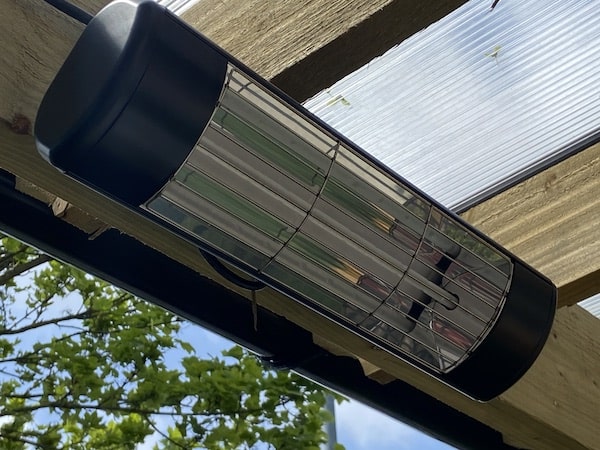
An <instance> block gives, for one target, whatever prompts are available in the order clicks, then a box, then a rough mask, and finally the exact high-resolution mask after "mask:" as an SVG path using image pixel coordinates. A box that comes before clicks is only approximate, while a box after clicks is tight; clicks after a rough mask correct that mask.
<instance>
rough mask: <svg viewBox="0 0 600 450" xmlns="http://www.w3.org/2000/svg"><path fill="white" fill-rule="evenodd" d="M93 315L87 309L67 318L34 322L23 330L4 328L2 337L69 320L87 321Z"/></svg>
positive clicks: (0, 333)
mask: <svg viewBox="0 0 600 450" xmlns="http://www.w3.org/2000/svg"><path fill="white" fill-rule="evenodd" d="M92 314H93V311H92V310H90V309H87V310H85V311H83V312H81V313H77V314H67V315H66V316H62V317H55V318H54V319H48V320H42V321H40V322H34V323H31V324H29V325H25V326H23V327H21V328H4V329H0V336H8V335H15V334H20V333H25V332H26V331H31V330H35V329H36V328H41V327H45V326H46V325H58V324H59V323H60V322H64V321H67V320H77V319H79V320H82V319H87V318H89V317H91V316H92Z"/></svg>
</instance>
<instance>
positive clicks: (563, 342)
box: [0, 122, 600, 450]
mask: <svg viewBox="0 0 600 450" xmlns="http://www.w3.org/2000/svg"><path fill="white" fill-rule="evenodd" d="M0 167H1V168H3V169H5V170H8V171H9V172H11V173H14V174H17V175H18V176H19V177H20V178H23V179H24V180H25V181H29V182H32V183H34V184H36V185H37V186H38V187H40V188H42V189H43V190H45V191H48V192H52V193H55V194H56V195H58V196H59V197H60V198H63V199H64V200H66V201H68V202H69V203H71V204H73V205H76V206H78V207H80V208H82V209H83V210H84V211H86V212H87V213H88V214H90V215H92V216H93V217H96V218H97V219H99V220H101V221H102V222H104V223H107V224H109V225H111V226H114V227H115V228H118V229H119V230H121V231H123V232H124V233H127V234H129V235H131V236H134V237H136V238H137V239H139V240H140V241H141V242H144V243H145V244H146V245H149V246H151V247H152V248H155V249H157V250H158V251H160V252H162V253H164V254H166V255H167V256H169V257H171V258H173V259H175V260H177V261H180V262H182V263H183V264H185V265H187V266H189V267H191V268H193V269H195V270H196V271H198V272H199V273H201V274H203V275H205V276H207V277H208V278H211V279H214V280H216V281H217V282H219V283H221V284H223V285H225V286H227V287H228V288H229V289H232V290H234V291H236V292H238V293H240V294H241V295H246V296H247V294H246V293H245V292H244V291H241V290H239V289H238V288H237V287H235V286H231V285H230V284H229V283H228V282H227V281H225V280H223V279H222V278H221V277H220V276H219V275H217V274H216V273H215V272H214V271H213V270H212V269H211V268H210V267H209V266H208V265H207V264H206V263H205V261H204V260H203V259H202V258H201V257H200V255H199V254H198V251H197V249H196V247H195V246H194V245H192V244H189V243H188V242H186V241H185V240H183V239H180V238H178V237H176V236H174V235H172V234H170V233H165V232H164V231H163V230H162V229H161V228H160V227H159V226H157V225H155V224H154V223H152V222H151V221H149V220H148V219H147V218H145V217H142V216H139V215H137V214H135V213H132V212H131V211H129V210H127V209H126V208H125V207H123V206H121V205H118V204H116V203H114V202H113V201H111V200H109V199H107V198H105V197H103V196H101V195H100V194H97V193H95V192H93V191H91V190H90V189H88V188H87V187H85V186H83V185H81V184H79V183H76V182H74V181H73V180H70V179H68V178H66V177H65V176H63V175H62V174H61V173H59V172H58V171H57V170H55V169H54V168H52V167H51V166H50V165H48V164H47V163H46V162H45V161H43V160H42V158H41V157H40V156H39V155H38V154H37V151H36V150H35V146H34V142H33V138H31V137H30V136H24V135H17V134H15V133H13V132H12V131H11V130H10V129H9V127H8V124H6V123H2V122H0ZM257 301H258V303H259V304H261V305H262V306H264V307H266V308H267V309H269V310H271V311H273V312H275V313H276V314H279V315H281V316H284V317H286V318H288V319H289V320H291V321H292V322H294V323H297V324H299V325H300V326H302V327H303V328H305V329H307V330H309V331H310V332H312V333H313V334H314V335H315V336H318V337H319V338H318V339H315V341H316V342H333V343H336V346H337V347H338V350H337V352H340V353H344V352H347V353H351V354H353V355H356V356H357V357H359V358H361V359H363V360H365V361H367V362H368V363H369V364H370V365H373V366H376V367H379V368H381V369H382V370H383V372H385V373H387V374H390V375H393V376H394V377H397V378H400V379H403V380H405V381H407V382H409V383H411V384H412V385H414V386H415V387H417V388H419V389H421V390H423V391H424V392H427V393H428V394H430V395H433V396H434V397H436V398H438V399H440V400H442V401H443V402H445V403H447V404H449V405H451V406H452V407H454V408H456V409H458V410H461V411H463V412H465V413H466V414H468V415H470V416H472V417H474V418H475V419H477V420H480V421H482V422H484V423H486V424H488V425H489V426H491V427H492V428H494V429H497V430H499V431H500V432H502V433H503V435H504V436H505V439H507V440H508V441H510V442H511V443H513V445H517V444H518V446H519V447H522V448H532V449H538V448H544V449H557V450H558V449H560V450H562V449H565V448H568V449H571V450H577V449H585V448H587V449H600V442H598V440H597V436H596V432H595V425H597V421H598V418H597V412H598V411H600V395H598V379H597V377H598V374H599V373H600V367H599V362H600V354H599V349H600V340H599V339H600V321H598V320H597V319H595V318H593V317H592V316H591V315H589V314H588V313H587V312H585V311H583V310H582V309H581V308H579V307H576V306H575V307H570V308H562V309H560V310H559V311H558V314H557V319H556V323H555V326H554V328H553V335H552V338H551V339H550V340H549V342H548V344H547V345H546V347H545V349H544V351H543V352H542V354H541V355H540V357H539V359H538V361H537V362H536V363H535V364H534V366H533V367H532V369H531V370H530V371H529V372H528V373H527V374H526V375H525V376H524V377H523V379H522V380H521V381H520V382H519V383H518V384H517V385H516V386H515V387H514V388H512V389H511V390H509V391H508V392H507V393H506V395H504V396H502V397H500V398H498V399H496V400H494V401H492V402H490V403H487V404H481V403H477V402H474V401H472V400H469V399H467V398H466V397H464V396H463V395H461V394H459V393H457V392H456V391H454V390H452V389H450V388H449V387H447V386H445V385H443V384H441V383H439V382H437V381H435V380H434V379H432V378H431V377H429V376H427V375H425V374H423V373H422V372H420V371H418V370H416V369H414V368H413V367H411V366H409V365H407V364H405V363H403V362H402V361H400V360H398V359H397V358H395V357H393V356H391V355H389V354H388V353H386V352H384V351H381V350H379V349H377V348H375V347H373V346H372V345H371V344H369V343H367V342H365V341H364V340H363V339H361V338H360V337H358V336H356V335H354V334H353V333H351V332H349V331H347V330H346V329H344V328H342V327H340V326H336V325H335V324H332V323H331V322H330V321H329V320H327V319H325V318H323V317H321V316H318V315H316V314H315V313H313V312H312V311H310V310H308V309H307V308H305V307H304V306H302V305H300V304H299V303H296V302H294V301H292V300H290V299H288V298H286V297H284V296H282V295H280V294H278V293H276V292H274V291H272V290H269V289H266V290H264V291H260V292H259V293H258V294H257ZM249 320H251V318H249ZM319 339H320V340H319ZM373 374H376V372H372V373H371V376H373ZM374 376H375V377H378V376H379V374H376V375H374ZM555 402H556V404H555ZM556 405H559V406H556Z"/></svg>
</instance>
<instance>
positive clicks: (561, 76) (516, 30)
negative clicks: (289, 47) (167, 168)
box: [305, 0, 600, 210]
mask: <svg viewBox="0 0 600 450" xmlns="http://www.w3.org/2000/svg"><path fill="white" fill-rule="evenodd" d="M491 3H492V1H491V0H490V1H481V0H477V1H474V0H472V1H470V2H468V3H466V4H465V5H464V6H463V7H461V8H459V9H458V10H456V11H455V12H453V13H452V14H450V15H449V16H447V17H445V18H444V19H442V20H441V21H439V22H438V23H436V24H434V25H432V26H430V27H429V28H427V29H426V30H424V31H422V32H421V33H418V34H417V35H415V36H413V37H411V38H410V39H408V40H406V41H405V42H403V43H402V44H401V45H399V46H398V47H396V48H394V49H392V50H390V51H389V52H388V53H386V54H385V55H383V56H382V57H380V58H378V59H376V60H374V61H372V62H371V63H369V64H367V65H366V66H364V67H362V68H361V69H359V70H358V71H356V72H355V73H353V74H351V75H349V76H348V77H346V78H345V79H343V80H341V81H339V82H338V83H336V84H335V85H333V86H332V87H331V88H330V89H327V90H325V91H323V92H321V93H320V94H318V95H317V96H315V97H314V98H312V99H310V100H309V101H307V102H306V104H305V106H307V107H308V108H309V109H310V110H312V111H313V112H314V113H316V114H317V115H318V116H320V117H321V118H322V119H323V120H325V121H326V122H328V123H329V124H330V125H331V126H333V127H334V128H336V129H337V130H338V131H340V132H341V133H343V134H345V135H346V136H347V137H348V138H350V139H351V140H353V141H354V142H356V143H357V144H359V145H360V146H361V147H363V148H364V149H365V150H366V151H368V152H370V153H371V154H373V155H374V156H375V157H377V158H379V159H380V160H381V161H383V162H384V163H385V164H387V165H388V166H390V167H391V168H392V169H394V170H395V171H396V172H398V173H399V174H400V175H402V176H403V177H405V178H407V179H408V180H409V181H411V182H412V183H414V184H416V185H417V186H418V187H420V188H421V189H423V190H424V191H425V192H427V193H428V194H430V195H431V196H432V197H433V198H435V199H437V200H439V201H441V202H442V203H443V204H445V205H446V206H448V207H451V208H454V209H457V210H461V209H464V208H466V207H468V206H469V205H472V204H474V203H476V202H477V201H479V200H481V199H482V198H485V197H487V196H489V195H491V194H493V193H494V192H497V191H498V190H500V189H501V188H503V187H505V186H507V185H509V184H511V183H514V182H515V181H518V180H519V179H522V178H523V177H525V176H529V175H530V174H532V173H533V172H534V171H537V170H539V169H541V168H543V167H545V166H547V165H549V164H551V163H553V162H556V161H557V160H558V159H560V158H562V157H564V156H566V155H567V154H569V153H572V152H574V151H577V150H580V149H581V148H582V147H584V146H586V145H588V144H589V143H591V142H593V141H595V140H596V139H597V136H598V133H599V130H600V87H599V86H600V58H598V56H597V52H598V49H599V48H600V31H599V30H600V8H599V7H598V2H597V1H594V0H527V1H524V0H500V2H499V3H498V5H497V6H496V8H495V9H493V10H490V5H491Z"/></svg>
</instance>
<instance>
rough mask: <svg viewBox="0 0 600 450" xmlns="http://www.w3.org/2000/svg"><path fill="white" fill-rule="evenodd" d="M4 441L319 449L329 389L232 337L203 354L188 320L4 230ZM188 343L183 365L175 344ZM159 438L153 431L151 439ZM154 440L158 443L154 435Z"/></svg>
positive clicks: (0, 274)
mask: <svg viewBox="0 0 600 450" xmlns="http://www.w3.org/2000/svg"><path fill="white" fill-rule="evenodd" d="M0 238H1V239H0V448H2V449H6V450H13V449H14V450H17V449H18V450H21V449H30V448H38V449H78V450H79V449H119V450H121V449H135V448H139V446H140V443H142V442H144V441H146V444H148V440H149V439H152V440H154V441H155V443H154V448H155V449H167V450H174V449H181V448H185V449H188V448H207V449H253V448H259V447H260V448H277V449H298V448H303V449H310V448H318V446H319V444H320V443H322V442H323V441H324V440H325V434H324V433H323V431H322V425H323V423H324V421H326V420H329V419H330V416H329V415H328V413H327V412H326V411H325V410H324V409H323V406H324V404H325V395H326V392H325V391H324V390H323V389H322V388H321V387H319V386H317V385H315V384H314V383H311V382H310V381H308V380H305V379H304V378H302V377H300V376H298V375H296V374H294V373H291V372H284V371H270V370H267V369H265V368H263V367H262V366H261V364H260V361H259V360H258V359H257V358H256V357H254V356H253V355H251V354H249V353H248V352H246V351H244V350H242V348H240V347H238V346H235V347H233V348H231V349H230V350H228V351H225V352H223V354H222V355H221V356H219V357H211V358H208V359H199V358H197V357H196V356H195V349H194V347H193V346H192V345H190V344H189V343H187V342H185V341H183V340H182V339H181V338H180V336H179V331H180V328H181V325H182V321H181V319H179V318H177V317H176V316H174V315H172V314H170V313H169V312H167V311H165V310H163V309H161V308H159V307H157V306H155V305H152V304H150V303H147V302H144V301H142V300H140V299H137V298H135V297H134V296H132V295H130V294H129V293H127V292H124V291H122V290H119V289H116V288H114V287H112V286H110V285H108V284H107V283H104V282H102V281H100V280H98V279H96V278H94V277H91V276H89V275H86V274H84V273H83V272H81V271H80V270H77V269H75V268H73V267H70V266H67V265H64V264H61V263H59V262H57V261H54V260H52V259H51V258H49V257H48V256H46V255H44V254H41V253H40V252H38V251H36V250H34V249H32V248H31V247H28V246H26V245H24V244H22V243H20V242H18V241H15V240H14V239H11V238H9V237H5V236H0ZM174 351H177V352H179V354H183V355H184V356H183V357H182V358H181V359H180V363H179V364H177V365H176V367H172V366H173V364H167V361H166V358H167V355H168V354H169V352H171V353H173V352H174ZM149 437H150V438H149ZM149 445H152V444H149Z"/></svg>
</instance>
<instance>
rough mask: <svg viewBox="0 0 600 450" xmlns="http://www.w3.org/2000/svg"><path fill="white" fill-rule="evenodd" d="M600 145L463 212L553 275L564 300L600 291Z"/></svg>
mask: <svg viewBox="0 0 600 450" xmlns="http://www.w3.org/2000/svg"><path fill="white" fill-rule="evenodd" d="M599 192H600V144H596V145H594V146H592V147H589V148H588V149H586V150H584V151H582V152H580V153H578V154H577V155H575V156H572V157H571V158H568V159H566V160H564V161H562V162H561V163H559V164H557V165H555V166H553V167H551V168H549V169H547V170H545V171H543V172H542V173H540V174H538V175H536V176H534V177H531V178H530V179H528V180H526V181H524V182H522V183H520V184H519V185H517V186H515V187H513V188H512V189H509V190H507V191H505V192H503V193H501V194H499V195H497V196H495V197H494V198H492V199H490V200H488V201H486V202H484V203H482V204H480V205H478V206H476V207H474V208H472V209H471V210H469V211H467V212H466V213H465V214H463V217H464V218H465V220H467V222H469V223H471V224H473V225H474V226H476V227H477V228H479V229H480V230H481V231H483V232H484V233H486V234H488V235H489V236H491V237H492V238H493V239H495V240H496V241H497V242H499V243H500V244H502V245H503V246H505V247H506V248H507V249H509V250H511V251H512V252H514V253H515V254H516V255H518V256H519V257H520V258H522V259H523V260H525V261H526V262H527V263H529V264H531V265H532V266H533V267H535V268H536V269H538V270H539V271H541V272H542V273H544V274H545V275H546V276H548V277H549V278H550V279H551V280H552V281H553V282H554V283H555V284H556V285H557V286H558V287H559V305H560V306H565V305H571V304H574V303H576V302H578V301H580V300H583V299H585V298H587V297H589V296H591V295H594V294H596V293H598V292H600V258H599V257H598V255H600V195H599V194H598V193H599Z"/></svg>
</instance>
